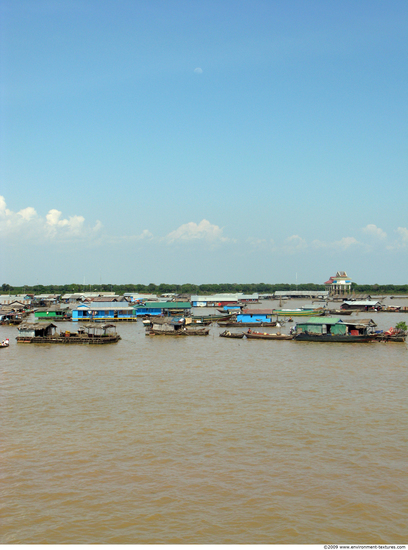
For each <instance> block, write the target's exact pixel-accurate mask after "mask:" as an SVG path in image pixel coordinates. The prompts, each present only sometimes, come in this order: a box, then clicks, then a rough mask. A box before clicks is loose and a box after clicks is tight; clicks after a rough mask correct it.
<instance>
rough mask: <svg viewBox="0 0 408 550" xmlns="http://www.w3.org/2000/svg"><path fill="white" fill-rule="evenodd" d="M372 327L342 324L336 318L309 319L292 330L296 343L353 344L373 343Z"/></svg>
mask: <svg viewBox="0 0 408 550" xmlns="http://www.w3.org/2000/svg"><path fill="white" fill-rule="evenodd" d="M374 325H375V323H374ZM372 327H373V325H372V324H371V323H366V322H360V321H356V322H354V323H350V322H344V321H342V320H341V319H340V318H338V317H311V318H310V319H308V320H305V321H302V322H300V323H297V324H296V326H295V327H294V329H292V330H293V333H294V340H295V341H297V342H338V343H340V342H343V343H355V342H374V341H375V339H376V335H375V333H373V332H372Z"/></svg>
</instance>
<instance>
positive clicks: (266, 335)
mask: <svg viewBox="0 0 408 550" xmlns="http://www.w3.org/2000/svg"><path fill="white" fill-rule="evenodd" d="M245 336H246V337H247V338H249V339H250V340H251V339H253V340H293V335H292V334H281V333H280V332H272V333H271V332H254V331H248V332H246V333H245Z"/></svg>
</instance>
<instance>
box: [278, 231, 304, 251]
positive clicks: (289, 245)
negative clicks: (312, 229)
mask: <svg viewBox="0 0 408 550" xmlns="http://www.w3.org/2000/svg"><path fill="white" fill-rule="evenodd" d="M305 248H307V242H306V241H305V239H303V238H302V237H299V235H291V236H290V237H288V238H287V239H285V241H284V244H283V247H282V250H283V251H284V252H286V253H287V254H294V253H295V252H300V251H301V250H304V249H305Z"/></svg>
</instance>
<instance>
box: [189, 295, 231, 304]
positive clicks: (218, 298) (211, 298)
mask: <svg viewBox="0 0 408 550" xmlns="http://www.w3.org/2000/svg"><path fill="white" fill-rule="evenodd" d="M238 300H239V294H210V295H207V296H198V295H193V296H191V301H192V302H238Z"/></svg>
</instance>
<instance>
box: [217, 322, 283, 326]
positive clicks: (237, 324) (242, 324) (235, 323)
mask: <svg viewBox="0 0 408 550" xmlns="http://www.w3.org/2000/svg"><path fill="white" fill-rule="evenodd" d="M218 325H219V326H220V327H276V321H272V322H270V323H262V322H259V323H240V322H238V321H225V322H218Z"/></svg>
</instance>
